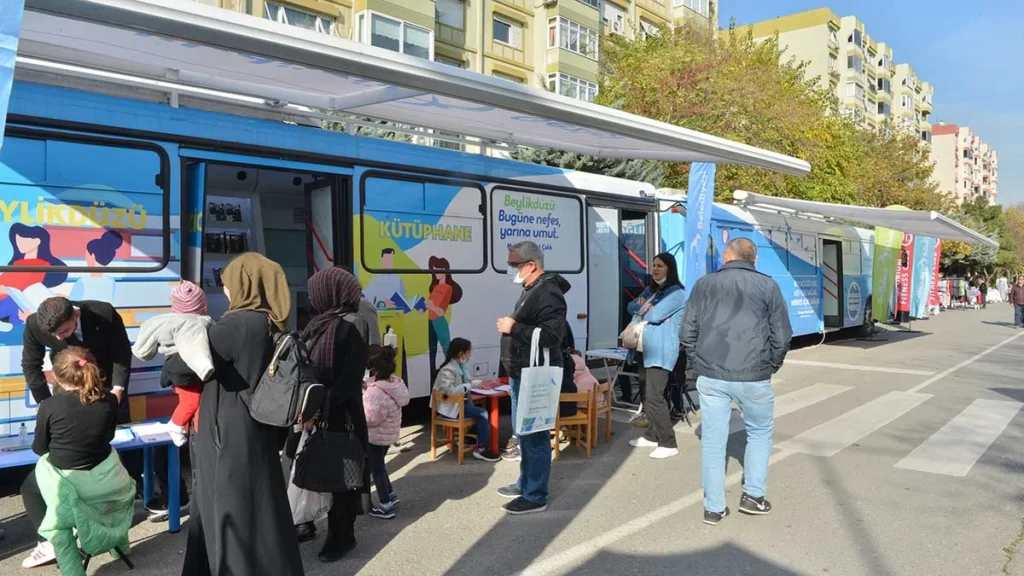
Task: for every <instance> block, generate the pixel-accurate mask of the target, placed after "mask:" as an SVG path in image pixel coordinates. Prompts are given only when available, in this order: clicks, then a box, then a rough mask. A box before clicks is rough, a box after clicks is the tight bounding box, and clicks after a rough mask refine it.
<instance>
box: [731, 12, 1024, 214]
mask: <svg viewBox="0 0 1024 576" xmlns="http://www.w3.org/2000/svg"><path fill="white" fill-rule="evenodd" d="M1014 4H1017V7H1014ZM816 8H830V9H831V10H832V11H833V12H835V13H836V15H838V16H840V17H842V16H856V17H857V18H859V19H860V20H861V21H862V22H864V30H865V32H867V33H868V35H870V36H871V37H872V38H873V39H874V40H875V41H877V42H885V43H886V44H887V45H888V46H891V47H892V49H893V57H894V60H895V62H896V63H904V62H905V63H908V64H910V65H911V66H913V67H914V71H915V72H916V73H917V77H918V79H920V80H922V81H926V82H930V83H931V84H932V85H933V86H934V87H935V99H934V101H933V105H932V115H931V116H930V117H929V121H930V122H931V123H932V125H933V126H936V125H938V124H939V122H940V121H942V122H945V123H946V124H958V125H960V126H969V127H970V128H971V129H972V130H973V131H974V133H975V134H976V135H978V136H980V137H981V139H982V140H983V141H985V142H988V143H989V144H991V145H992V147H993V148H994V149H995V150H996V152H998V153H999V181H998V185H997V186H998V187H997V192H998V195H997V197H996V202H998V203H999V204H1002V205H1004V206H1012V205H1014V204H1018V203H1024V139H1022V136H1024V58H1022V53H1024V52H1022V47H1024V3H1019V2H1013V1H1012V0H972V1H965V0H958V1H954V0H888V1H887V2H883V1H880V0H859V1H844V0H833V1H832V2H824V1H820V0H819V1H817V2H815V1H813V0H721V3H720V7H719V20H718V21H719V25H720V26H722V27H723V28H726V27H728V26H729V21H730V19H731V18H735V21H736V24H737V25H743V24H751V23H754V22H760V21H762V20H769V19H772V18H776V17H778V16H786V15H789V14H795V13H797V12H803V11H805V10H813V9H816Z"/></svg>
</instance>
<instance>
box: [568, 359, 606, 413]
mask: <svg viewBox="0 0 1024 576" xmlns="http://www.w3.org/2000/svg"><path fill="white" fill-rule="evenodd" d="M570 355H571V356H572V361H573V362H575V363H576V371H575V372H574V373H573V376H572V380H573V383H574V384H576V391H577V392H586V391H588V390H593V389H594V388H597V378H596V377H594V375H593V374H592V373H591V372H590V368H587V363H586V362H585V361H584V360H583V356H582V355H581V354H580V353H579V350H573V351H572V352H570ZM597 402H598V404H601V403H603V402H604V398H598V399H597ZM580 407H584V408H585V407H586V406H585V403H583V402H580Z"/></svg>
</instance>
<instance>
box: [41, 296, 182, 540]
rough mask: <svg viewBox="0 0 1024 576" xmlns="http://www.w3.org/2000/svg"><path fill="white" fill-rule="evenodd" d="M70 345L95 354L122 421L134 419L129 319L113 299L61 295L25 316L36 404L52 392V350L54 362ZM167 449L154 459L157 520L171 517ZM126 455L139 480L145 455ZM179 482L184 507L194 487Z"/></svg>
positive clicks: (123, 457) (153, 506)
mask: <svg viewBox="0 0 1024 576" xmlns="http://www.w3.org/2000/svg"><path fill="white" fill-rule="evenodd" d="M70 346H81V347H82V348H85V349H86V350H88V351H89V352H90V353H92V355H93V356H94V357H95V358H96V363H97V364H98V365H99V367H100V372H101V374H102V375H103V385H104V387H105V388H107V389H109V390H110V391H111V392H113V394H114V395H115V396H117V400H118V403H119V405H118V414H117V422H118V424H127V423H128V422H131V411H130V410H129V406H128V380H129V377H130V375H131V370H132V346H131V342H130V341H129V339H128V331H127V330H126V329H125V326H124V320H122V319H121V315H120V314H118V312H117V310H116V309H115V308H114V307H113V306H112V305H110V304H109V303H107V302H99V301H95V300H82V301H81V302H72V301H70V300H68V299H67V298H64V297H61V296H55V297H53V298H47V299H46V300H43V302H42V303H40V304H39V309H38V310H36V312H35V313H34V314H32V315H31V316H29V317H28V318H27V319H26V320H25V335H24V337H23V347H22V351H21V369H22V372H23V373H24V374H25V381H26V382H27V383H28V389H29V390H30V391H31V392H32V398H34V399H35V401H36V403H42V402H44V401H46V399H48V398H49V397H50V396H52V393H51V392H50V387H49V386H48V385H47V382H46V375H45V374H44V373H43V362H44V360H45V358H46V354H47V349H49V354H50V360H51V361H52V360H53V357H54V356H56V355H57V353H59V352H60V351H61V350H64V349H65V348H68V347H70ZM166 454H167V452H166V448H158V449H157V450H156V454H155V456H156V458H154V472H155V475H156V480H157V482H156V489H157V492H159V493H160V496H158V497H155V498H154V499H153V500H152V501H150V502H146V503H145V504H146V508H147V509H148V510H149V511H150V512H152V513H153V515H152V516H151V518H150V519H151V520H153V521H162V520H165V519H166V518H167V504H166V502H165V500H166V496H165V495H166V493H167V490H166V489H165V487H166V484H167V466H166V462H167V456H166ZM121 460H122V462H124V466H125V468H127V469H128V472H129V473H130V474H131V475H132V476H133V477H134V478H135V479H136V480H138V479H140V478H141V477H142V458H141V455H140V454H139V453H138V452H137V451H135V450H133V451H130V452H125V453H124V454H122V455H121ZM178 481H179V483H180V490H181V502H182V508H183V509H184V508H187V506H188V492H187V491H186V489H185V482H184V480H183V479H180V478H179V479H178ZM141 486H142V483H141V482H140V483H139V486H138V487H139V488H140V489H141Z"/></svg>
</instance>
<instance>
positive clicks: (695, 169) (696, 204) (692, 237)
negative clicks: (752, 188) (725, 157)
mask: <svg viewBox="0 0 1024 576" xmlns="http://www.w3.org/2000/svg"><path fill="white" fill-rule="evenodd" d="M714 201H715V165H714V164H709V163H706V162H694V163H693V164H690V181H689V184H688V185H687V187H686V226H685V230H686V232H685V235H684V239H685V241H686V262H685V263H684V266H683V277H682V279H681V280H682V281H683V286H685V287H686V288H687V290H689V289H690V288H692V287H693V283H694V282H696V281H697V279H698V278H700V277H701V276H703V275H704V274H705V273H707V268H708V260H707V253H708V241H709V240H710V234H711V208H712V205H713V204H714Z"/></svg>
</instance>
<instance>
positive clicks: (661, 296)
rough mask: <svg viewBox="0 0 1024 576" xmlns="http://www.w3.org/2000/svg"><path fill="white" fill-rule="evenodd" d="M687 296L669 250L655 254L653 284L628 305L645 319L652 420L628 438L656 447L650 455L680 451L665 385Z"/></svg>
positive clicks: (648, 411)
mask: <svg viewBox="0 0 1024 576" xmlns="http://www.w3.org/2000/svg"><path fill="white" fill-rule="evenodd" d="M685 305H686V296H685V292H684V291H683V285H682V283H680V282H679V269H678V267H677V266H676V259H675V258H674V257H673V256H672V255H671V254H668V253H664V252H663V253H661V254H658V255H657V256H655V257H654V262H653V264H652V265H651V286H650V287H649V288H648V289H647V290H645V291H644V293H643V294H641V295H640V297H639V298H637V299H636V300H634V301H633V302H632V303H630V305H629V307H628V308H629V310H630V312H632V313H634V314H636V315H638V316H640V317H641V318H642V319H643V322H644V333H643V340H642V346H643V365H644V366H643V367H644V376H645V378H644V380H645V385H644V387H645V390H644V400H643V402H644V412H645V413H646V414H647V419H648V421H650V427H649V428H648V429H647V433H646V434H644V435H643V436H641V437H639V438H634V439H633V440H630V441H629V444H630V445H631V446H635V447H638V448H654V451H653V452H651V458H657V459H662V458H670V457H672V456H675V455H676V454H679V450H678V448H677V447H676V446H677V445H676V433H675V430H673V429H672V418H671V416H670V415H669V408H668V400H667V399H666V397H665V388H666V387H667V386H668V377H669V374H670V373H671V372H672V370H673V369H674V368H675V365H676V360H678V359H679V325H680V323H681V322H682V318H683V314H682V312H683V307H684V306H685Z"/></svg>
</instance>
